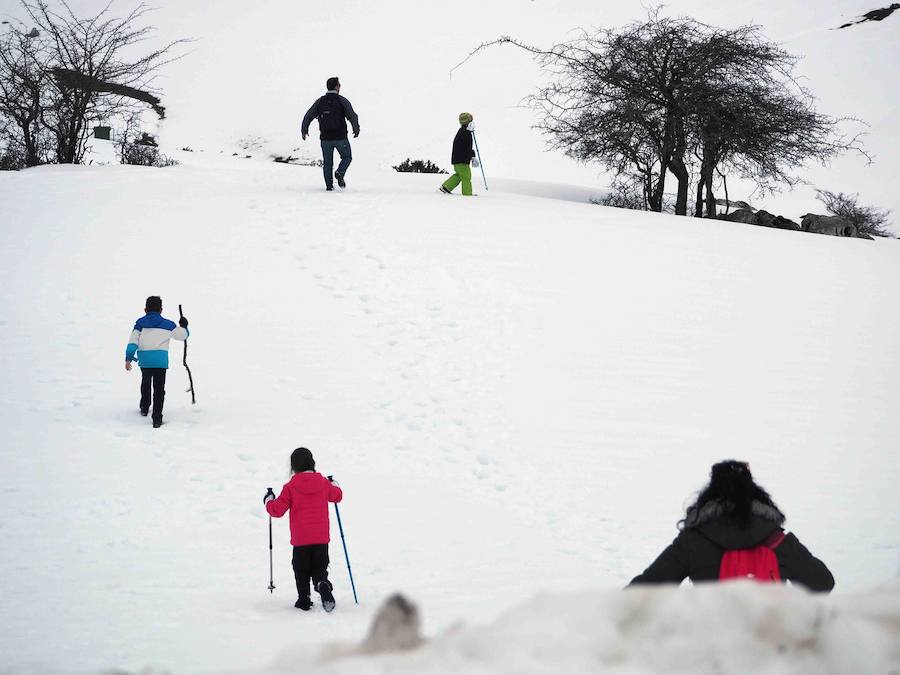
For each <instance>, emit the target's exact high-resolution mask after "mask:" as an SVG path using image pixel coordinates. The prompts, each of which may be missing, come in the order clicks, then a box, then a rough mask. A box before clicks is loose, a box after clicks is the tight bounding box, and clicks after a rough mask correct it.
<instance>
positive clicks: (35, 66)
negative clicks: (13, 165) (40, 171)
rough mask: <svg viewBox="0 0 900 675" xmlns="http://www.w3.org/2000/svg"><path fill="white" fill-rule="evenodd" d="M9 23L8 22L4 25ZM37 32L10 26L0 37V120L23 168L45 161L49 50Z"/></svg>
mask: <svg viewBox="0 0 900 675" xmlns="http://www.w3.org/2000/svg"><path fill="white" fill-rule="evenodd" d="M5 23H8V22H5ZM39 35H40V34H39V32H38V31H37V30H31V31H28V32H25V31H24V30H19V29H17V28H15V27H12V26H11V27H10V28H9V29H8V30H7V31H6V32H4V33H3V34H0V118H4V119H5V121H6V124H5V136H6V138H7V142H8V143H9V144H10V145H11V146H13V147H14V148H16V149H17V151H18V152H19V153H20V154H21V156H22V158H23V163H24V165H25V166H36V165H37V164H41V163H43V162H44V161H46V156H47V148H46V147H45V145H46V143H45V141H46V138H45V137H46V133H42V131H43V130H42V127H41V113H42V110H43V106H44V103H45V95H46V87H47V81H46V69H47V64H48V51H47V49H46V44H45V43H44V41H43V40H42V39H41V38H40V37H39Z"/></svg>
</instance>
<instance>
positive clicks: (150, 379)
mask: <svg viewBox="0 0 900 675" xmlns="http://www.w3.org/2000/svg"><path fill="white" fill-rule="evenodd" d="M151 383H152V385H153V421H154V422H162V409H163V403H164V402H165V400H166V369H165V368H141V410H150V385H151Z"/></svg>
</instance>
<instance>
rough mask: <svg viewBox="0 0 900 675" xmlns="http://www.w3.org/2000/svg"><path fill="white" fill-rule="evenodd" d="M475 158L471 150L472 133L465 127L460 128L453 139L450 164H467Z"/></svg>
mask: <svg viewBox="0 0 900 675" xmlns="http://www.w3.org/2000/svg"><path fill="white" fill-rule="evenodd" d="M474 156H475V151H474V150H473V149H472V132H471V131H469V130H468V129H466V128H465V127H462V126H461V127H460V128H459V131H457V132H456V138H454V139H453V153H452V154H451V155H450V163H451V164H468V163H469V162H471V161H472V158H473V157H474Z"/></svg>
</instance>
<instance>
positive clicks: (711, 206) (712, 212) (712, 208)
mask: <svg viewBox="0 0 900 675" xmlns="http://www.w3.org/2000/svg"><path fill="white" fill-rule="evenodd" d="M712 183H713V177H712V169H710V172H709V177H708V178H707V179H706V217H707V218H715V217H716V195H715V194H713V185H712Z"/></svg>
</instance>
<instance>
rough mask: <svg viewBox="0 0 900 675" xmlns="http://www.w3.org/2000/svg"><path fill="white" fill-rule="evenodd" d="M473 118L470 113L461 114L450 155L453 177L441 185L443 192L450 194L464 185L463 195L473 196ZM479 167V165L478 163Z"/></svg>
mask: <svg viewBox="0 0 900 675" xmlns="http://www.w3.org/2000/svg"><path fill="white" fill-rule="evenodd" d="M473 124H474V123H473V117H472V115H471V114H470V113H467V112H464V113H460V114H459V131H457V132H456V137H455V138H454V139H453V152H452V154H451V155H450V163H451V164H453V175H452V176H450V178H448V179H447V180H445V181H444V184H443V185H441V188H440V189H441V192H443V193H445V194H448V195H449V194H450V193H451V192H452V191H453V189H454V188H455V187H456V186H457V185H459V184H460V183H462V193H463V194H464V195H466V196H467V197H468V196H471V194H472V167H471V166H470V165H469V163H470V162H472V161H473V160H474V161H475V162H477V161H478V160H475V159H474V158H475V150H473V149H472V131H473V129H474V127H473ZM476 166H477V163H476Z"/></svg>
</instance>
